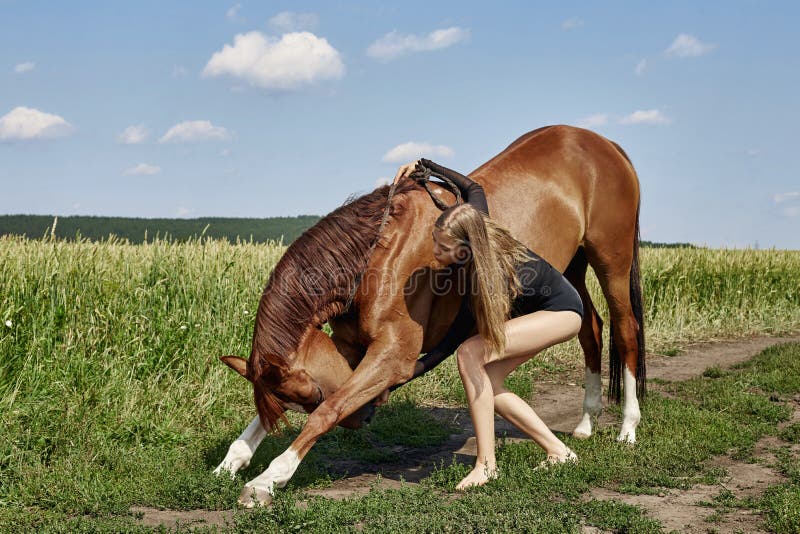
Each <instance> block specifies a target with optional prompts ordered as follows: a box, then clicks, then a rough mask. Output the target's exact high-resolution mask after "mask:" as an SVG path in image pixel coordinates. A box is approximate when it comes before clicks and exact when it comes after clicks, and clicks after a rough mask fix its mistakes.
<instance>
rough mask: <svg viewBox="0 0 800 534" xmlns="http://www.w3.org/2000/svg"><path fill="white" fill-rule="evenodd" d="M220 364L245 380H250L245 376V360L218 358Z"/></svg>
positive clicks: (229, 357)
mask: <svg viewBox="0 0 800 534" xmlns="http://www.w3.org/2000/svg"><path fill="white" fill-rule="evenodd" d="M219 359H220V360H222V362H223V363H224V364H225V365H227V366H228V367H230V368H231V369H233V370H234V371H236V372H237V373H239V374H240V375H242V376H243V377H244V378H246V379H247V380H250V377H249V376H247V360H245V359H244V358H240V357H239V356H220V358H219Z"/></svg>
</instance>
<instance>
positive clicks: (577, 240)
mask: <svg viewBox="0 0 800 534" xmlns="http://www.w3.org/2000/svg"><path fill="white" fill-rule="evenodd" d="M470 177H471V179H473V180H475V181H476V182H479V183H480V184H481V185H482V186H483V188H484V191H485V193H486V196H487V199H488V203H489V210H490V213H491V215H492V217H493V218H494V219H496V220H497V221H499V222H500V223H501V224H502V225H503V226H505V227H506V228H508V229H509V230H510V232H511V233H512V235H514V237H516V238H517V239H518V240H519V241H521V242H522V243H524V244H525V245H526V246H527V247H528V248H530V249H531V250H534V251H535V252H536V253H538V254H539V255H541V256H542V257H544V258H545V259H546V260H547V261H548V262H550V263H551V264H552V265H553V266H554V267H556V268H557V269H559V270H560V271H562V272H564V273H565V276H566V277H567V278H568V279H569V280H570V282H571V283H572V284H573V285H574V286H575V288H576V289H577V290H578V292H579V293H580V295H581V298H582V300H583V307H584V310H585V313H584V315H585V317H584V320H583V325H582V327H581V330H580V334H579V340H580V343H581V347H582V348H583V351H584V354H585V361H586V371H585V372H586V375H585V378H586V392H585V398H584V402H583V418H582V420H581V422H580V423H579V424H578V426H577V427H576V428H575V430H574V435H575V436H577V437H588V436H590V435H591V433H592V423H593V418H594V417H596V416H597V415H598V414H599V413H600V410H601V408H602V400H601V392H600V389H601V386H600V354H601V342H602V341H601V340H602V337H601V334H602V326H603V322H602V320H601V319H600V316H599V315H598V313H597V311H596V309H595V308H594V306H593V304H592V301H591V299H590V297H589V293H588V291H587V289H586V284H585V280H584V279H585V275H586V269H587V265H591V266H592V268H593V269H594V271H595V273H596V275H597V278H598V280H599V282H600V286H601V287H602V291H603V294H604V296H605V298H606V301H607V302H608V307H609V312H610V321H611V347H610V352H611V380H610V388H609V395H610V397H611V398H612V399H614V400H616V401H619V400H620V396H621V391H622V392H624V408H623V413H624V417H623V422H622V429H621V432H620V434H619V438H618V439H619V440H620V441H627V442H629V443H634V442H635V440H636V426H637V424H638V422H639V403H638V400H637V398H640V397H642V396H643V395H644V392H645V382H644V379H645V367H644V331H643V325H642V299H641V289H640V282H639V266H638V248H639V237H638V234H639V181H638V178H637V176H636V172H635V171H634V169H633V166H632V164H631V162H630V160H629V159H628V157H627V155H626V154H625V152H624V151H623V150H622V149H621V148H620V147H619V146H618V145H617V144H615V143H613V142H611V141H609V140H608V139H606V138H604V137H601V136H600V135H597V134H595V133H593V132H590V131H588V130H584V129H580V128H573V127H569V126H548V127H544V128H540V129H538V130H534V131H532V132H529V133H527V134H525V135H523V136H522V137H520V138H519V139H517V140H516V141H514V142H513V143H512V144H511V145H510V146H509V147H508V148H506V149H505V150H504V151H503V152H501V153H500V154H499V155H497V156H496V157H494V158H492V159H491V160H489V161H488V162H487V163H485V164H484V165H482V166H481V167H480V168H478V169H477V170H475V171H474V172H472V173H471V174H470ZM432 190H433V192H434V193H435V194H437V195H438V196H439V197H440V198H441V199H443V200H445V201H446V202H449V203H452V202H453V200H454V198H455V197H454V196H453V195H452V194H451V193H450V192H449V191H445V190H444V189H443V188H440V187H438V186H433V187H432ZM389 191H390V187H389V186H383V187H380V188H378V189H376V190H375V191H373V192H372V193H369V194H366V195H364V196H362V197H360V198H357V199H355V200H352V201H350V202H347V203H346V204H344V205H342V206H341V207H339V208H337V209H336V210H334V211H333V212H331V213H330V214H329V215H327V216H326V217H325V218H323V219H321V220H320V221H319V222H318V223H317V224H316V225H315V226H313V227H312V228H310V229H309V230H307V231H306V232H305V233H304V234H303V235H301V236H300V237H299V238H298V239H297V240H295V241H294V242H293V243H292V244H291V246H290V247H289V248H288V249H287V251H286V252H285V254H284V255H283V256H282V257H281V259H280V261H279V262H278V264H277V265H276V267H275V269H274V270H273V272H272V274H271V276H270V278H269V282H268V283H267V286H266V289H265V290H264V293H263V295H262V297H261V301H260V303H259V307H258V314H257V317H256V322H255V331H254V334H253V345H252V350H251V352H250V358H249V359H248V360H245V359H243V358H239V357H236V356H225V357H223V358H222V359H223V361H225V363H226V364H228V365H229V366H230V367H232V368H233V369H234V370H236V371H237V372H239V374H241V375H242V376H243V377H245V378H246V379H247V380H249V381H250V382H252V384H253V393H254V398H255V405H256V408H257V411H258V417H256V418H255V419H254V420H253V422H252V423H250V425H249V426H248V427H247V429H245V431H244V432H243V433H242V435H241V436H240V437H239V438H238V439H237V440H236V441H234V442H233V444H232V445H231V446H230V448H229V450H228V453H227V455H226V456H225V459H224V460H223V461H222V463H221V464H220V465H219V466H218V467H217V469H216V471H215V472H216V473H220V472H222V471H229V472H230V473H231V474H233V473H236V471H237V470H239V469H240V468H242V467H244V466H247V464H248V463H249V461H250V458H251V457H252V456H253V453H254V451H255V449H256V447H257V446H258V444H259V443H260V442H261V440H262V439H263V438H264V437H265V436H266V434H267V432H269V431H270V430H272V429H274V428H275V426H276V424H277V423H278V421H279V420H280V419H281V418H284V417H285V416H284V411H285V410H288V409H292V410H298V411H302V412H306V413H308V414H309V415H308V419H307V421H306V424H305V425H304V426H303V429H302V431H301V432H300V434H299V435H298V436H297V438H296V439H295V440H294V442H293V443H292V444H291V445H290V446H289V448H288V449H287V450H286V451H285V452H283V453H282V454H280V455H279V456H277V457H276V458H275V459H274V460H273V461H272V462H271V463H270V465H269V467H268V468H267V470H266V471H265V472H264V473H262V474H261V475H259V476H257V477H256V478H254V479H253V480H251V481H249V482H247V483H246V484H245V487H244V489H243V491H242V495H241V497H240V499H239V500H240V502H241V503H242V504H244V505H245V506H253V505H255V504H266V503H269V502H270V501H271V499H272V496H273V495H274V491H275V488H281V487H283V486H284V485H285V484H286V482H287V481H288V480H289V479H290V478H291V476H292V475H293V474H294V472H295V470H296V469H297V466H298V465H299V463H300V461H301V460H302V458H303V457H304V456H305V455H306V453H308V451H309V449H311V447H312V446H313V445H314V443H315V442H316V441H317V440H318V439H319V438H320V437H321V436H322V435H323V434H325V433H326V432H328V431H330V430H331V429H332V428H333V427H335V426H336V425H341V426H345V427H350V428H354V427H359V426H360V425H361V424H362V423H363V422H364V421H365V420H366V419H368V418H369V416H370V415H371V413H372V410H373V406H372V401H373V400H374V399H375V398H376V397H377V396H378V395H379V394H380V393H381V392H383V391H384V390H386V389H387V388H389V387H390V386H393V385H396V384H401V383H403V382H406V381H407V380H409V379H410V378H411V377H412V375H413V372H414V367H415V362H416V360H417V358H418V356H419V354H420V352H426V351H427V350H429V349H430V348H432V347H433V346H434V345H435V344H436V343H437V342H438V341H439V340H440V339H441V338H442V336H443V335H444V333H445V332H446V330H447V329H448V328H449V326H450V324H451V323H452V321H453V318H454V317H455V314H456V311H457V309H458V306H459V302H460V299H461V297H460V295H459V293H458V291H456V290H453V287H454V286H455V285H456V284H455V283H443V282H455V279H454V277H453V275H455V274H456V273H455V271H450V270H448V269H437V268H436V264H435V260H434V258H433V244H432V240H431V238H430V235H431V231H432V229H433V224H434V221H435V220H436V218H437V217H438V215H439V214H440V211H439V209H438V208H436V206H435V205H434V203H433V202H431V199H430V197H429V196H428V193H427V192H426V191H425V190H424V189H423V187H422V186H420V185H418V184H416V183H414V182H413V181H412V180H405V181H402V182H400V183H399V184H398V185H397V189H396V190H395V194H394V196H393V197H392V198H389ZM387 209H388V219H386V222H387V224H386V225H385V227H383V225H382V224H381V223H382V221H383V220H384V211H385V210H387ZM381 227H383V230H382V231H381V232H379V230H380V229H381ZM375 245H377V246H375ZM326 322H328V323H329V324H330V326H331V328H332V330H333V334H332V335H331V336H330V337H329V336H328V335H326V334H325V333H324V332H323V331H322V329H321V325H323V324H324V323H326ZM620 381H622V382H623V384H624V388H622V389H621V386H620Z"/></svg>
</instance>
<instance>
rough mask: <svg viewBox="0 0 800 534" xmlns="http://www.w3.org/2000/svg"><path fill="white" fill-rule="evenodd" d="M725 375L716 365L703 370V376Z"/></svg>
mask: <svg viewBox="0 0 800 534" xmlns="http://www.w3.org/2000/svg"><path fill="white" fill-rule="evenodd" d="M724 375H725V371H723V370H722V369H720V368H719V367H718V366H715V367H709V368H708V369H706V370H705V371H703V376H704V377H706V378H721V377H722V376H724Z"/></svg>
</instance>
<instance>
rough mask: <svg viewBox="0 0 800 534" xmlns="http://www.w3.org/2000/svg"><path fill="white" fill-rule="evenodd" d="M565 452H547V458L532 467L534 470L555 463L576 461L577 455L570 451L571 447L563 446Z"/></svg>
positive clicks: (546, 467) (545, 467) (548, 466)
mask: <svg viewBox="0 0 800 534" xmlns="http://www.w3.org/2000/svg"><path fill="white" fill-rule="evenodd" d="M565 449H566V452H565V453H564V454H561V455H556V454H548V455H547V459H545V460H542V462H541V463H540V464H539V465H538V466H537V467H534V471H536V470H538V469H548V468H550V467H552V466H554V465H557V464H564V463H567V462H569V463H575V464H576V463H578V455H577V454H575V453H574V452H572V449H570V448H569V447H565Z"/></svg>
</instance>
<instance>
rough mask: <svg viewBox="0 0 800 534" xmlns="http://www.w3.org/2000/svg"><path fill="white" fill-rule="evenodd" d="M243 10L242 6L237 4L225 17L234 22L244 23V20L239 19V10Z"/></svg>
mask: <svg viewBox="0 0 800 534" xmlns="http://www.w3.org/2000/svg"><path fill="white" fill-rule="evenodd" d="M241 8H242V4H236V5H235V6H233V7H231V8H230V9H228V11H226V12H225V17H226V18H227V19H228V20H232V21H234V22H244V19H241V18H239V10H240V9H241Z"/></svg>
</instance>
